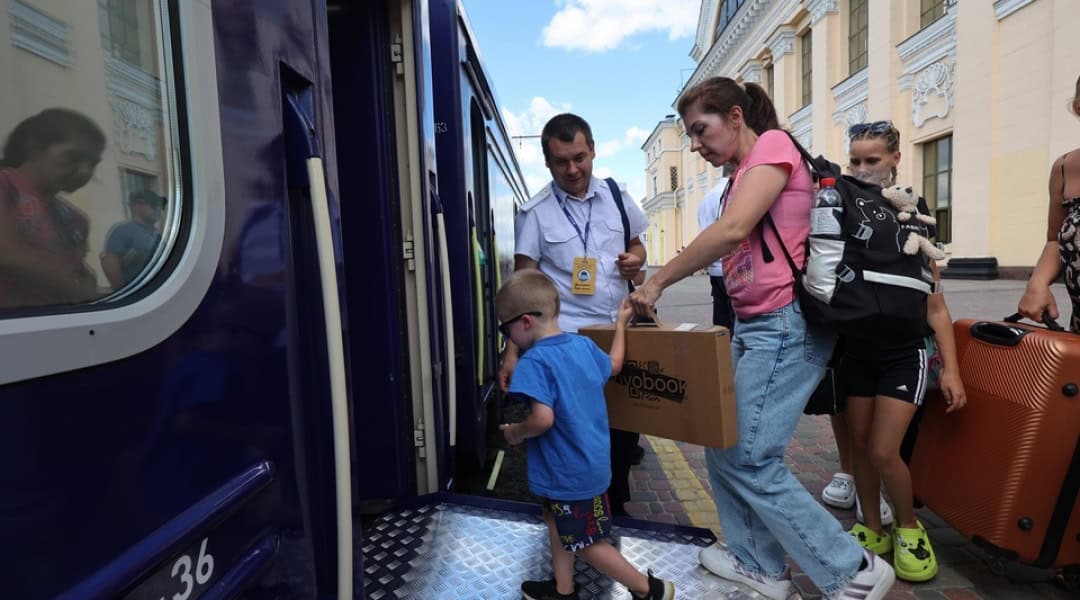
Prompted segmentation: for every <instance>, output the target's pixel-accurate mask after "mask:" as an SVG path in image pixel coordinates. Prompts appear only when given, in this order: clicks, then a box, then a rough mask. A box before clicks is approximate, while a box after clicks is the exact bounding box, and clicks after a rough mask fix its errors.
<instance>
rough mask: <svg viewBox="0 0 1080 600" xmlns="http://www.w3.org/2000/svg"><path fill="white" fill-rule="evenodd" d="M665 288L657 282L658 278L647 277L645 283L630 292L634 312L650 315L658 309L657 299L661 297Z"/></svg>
mask: <svg viewBox="0 0 1080 600" xmlns="http://www.w3.org/2000/svg"><path fill="white" fill-rule="evenodd" d="M661 293H663V290H661V289H660V286H659V285H657V284H656V279H655V278H654V279H647V280H646V281H645V283H644V284H643V285H642V286H641V287H639V288H638V289H636V290H634V293H633V294H630V304H633V305H634V312H636V313H637V314H639V315H649V314H652V313H654V312H655V311H656V301H657V300H659V299H660V294H661Z"/></svg>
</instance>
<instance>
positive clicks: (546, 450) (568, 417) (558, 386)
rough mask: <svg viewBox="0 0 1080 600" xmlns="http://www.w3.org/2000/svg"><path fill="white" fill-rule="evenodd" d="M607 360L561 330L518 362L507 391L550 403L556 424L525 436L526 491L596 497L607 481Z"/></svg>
mask: <svg viewBox="0 0 1080 600" xmlns="http://www.w3.org/2000/svg"><path fill="white" fill-rule="evenodd" d="M609 377H611V358H610V357H609V356H608V355H607V354H605V353H604V352H603V351H602V350H600V348H598V347H597V346H596V344H595V343H593V341H592V340H590V339H589V338H587V337H583V336H580V335H577V334H573V333H562V334H559V335H556V336H552V337H549V338H544V339H541V340H538V341H537V342H536V343H535V344H534V345H533V346H532V348H529V350H528V351H527V352H525V354H523V355H522V356H521V359H520V360H518V364H517V367H515V368H514V376H513V378H512V379H511V380H510V390H509V392H510V393H512V394H523V395H525V396H528V397H529V398H531V399H533V400H535V401H537V402H539V403H541V404H544V405H547V406H549V407H551V410H552V411H553V412H554V413H555V423H554V424H553V425H552V426H551V429H549V430H547V431H546V432H545V433H544V434H543V435H541V436H539V437H537V438H533V439H531V440H529V452H528V472H529V490H530V491H531V492H532V493H534V494H536V495H537V496H542V497H544V498H548V499H551V500H567V501H569V500H584V499H587V498H592V497H594V496H599V495H600V494H603V493H604V491H605V490H607V488H608V485H609V484H610V483H611V442H610V439H609V436H608V417H607V405H606V404H605V402H604V385H605V384H606V383H607V380H608V378H609Z"/></svg>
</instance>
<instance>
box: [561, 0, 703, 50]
mask: <svg viewBox="0 0 1080 600" xmlns="http://www.w3.org/2000/svg"><path fill="white" fill-rule="evenodd" d="M561 4H562V8H561V9H560V10H559V12H557V13H555V16H553V17H552V18H551V21H550V22H549V23H548V24H547V26H546V27H544V45H545V46H547V47H549V48H565V49H567V50H585V51H588V52H604V51H607V50H612V49H614V48H617V47H618V46H619V45H620V44H621V43H622V42H623V40H625V39H626V38H629V37H631V36H633V35H635V34H638V33H644V32H647V31H666V32H667V34H668V39H672V40H675V39H679V38H682V37H685V36H689V35H692V34H693V33H694V32H695V30H696V28H697V19H698V10H699V7H700V3H699V2H697V1H695V0H675V1H674V2H672V1H671V0H565V1H564V2H562V3H561Z"/></svg>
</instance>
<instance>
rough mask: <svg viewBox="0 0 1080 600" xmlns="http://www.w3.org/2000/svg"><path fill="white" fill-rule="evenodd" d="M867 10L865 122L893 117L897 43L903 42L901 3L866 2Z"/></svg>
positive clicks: (897, 67)
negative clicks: (867, 73) (868, 75)
mask: <svg viewBox="0 0 1080 600" xmlns="http://www.w3.org/2000/svg"><path fill="white" fill-rule="evenodd" d="M867 9H868V10H869V15H868V18H867V27H868V29H867V50H868V52H869V54H868V57H867V62H866V67H867V71H868V72H869V73H870V74H872V75H873V76H872V77H869V78H868V80H867V83H868V84H869V85H868V88H869V89H868V90H867V91H868V97H867V100H866V120H868V121H879V120H884V119H890V118H892V114H893V108H894V106H893V104H894V102H895V97H896V94H895V92H894V89H895V87H896V80H897V78H899V76H900V59H899V57H897V55H896V43H897V42H898V41H900V40H903V39H904V37H905V36H904V35H903V33H902V31H903V30H902V27H903V25H904V24H905V21H904V19H903V16H904V10H905V7H904V6H903V3H902V2H868V3H867Z"/></svg>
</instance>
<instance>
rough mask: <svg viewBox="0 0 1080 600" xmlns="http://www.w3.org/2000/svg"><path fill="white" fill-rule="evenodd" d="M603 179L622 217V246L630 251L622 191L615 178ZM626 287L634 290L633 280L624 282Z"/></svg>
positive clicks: (627, 220)
mask: <svg viewBox="0 0 1080 600" xmlns="http://www.w3.org/2000/svg"><path fill="white" fill-rule="evenodd" d="M604 181H606V182H607V184H608V189H610V190H611V197H612V198H614V199H615V206H618V207H619V216H620V217H622V230H623V248H625V251H626V252H629V251H630V217H629V216H627V214H626V207H625V206H623V199H622V191H621V190H619V184H617V183H615V180H614V179H612V178H611V177H608V178H607V179H605V180H604ZM626 287H627V289H629V290H630V293H633V292H634V282H633V281H627V282H626Z"/></svg>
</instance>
